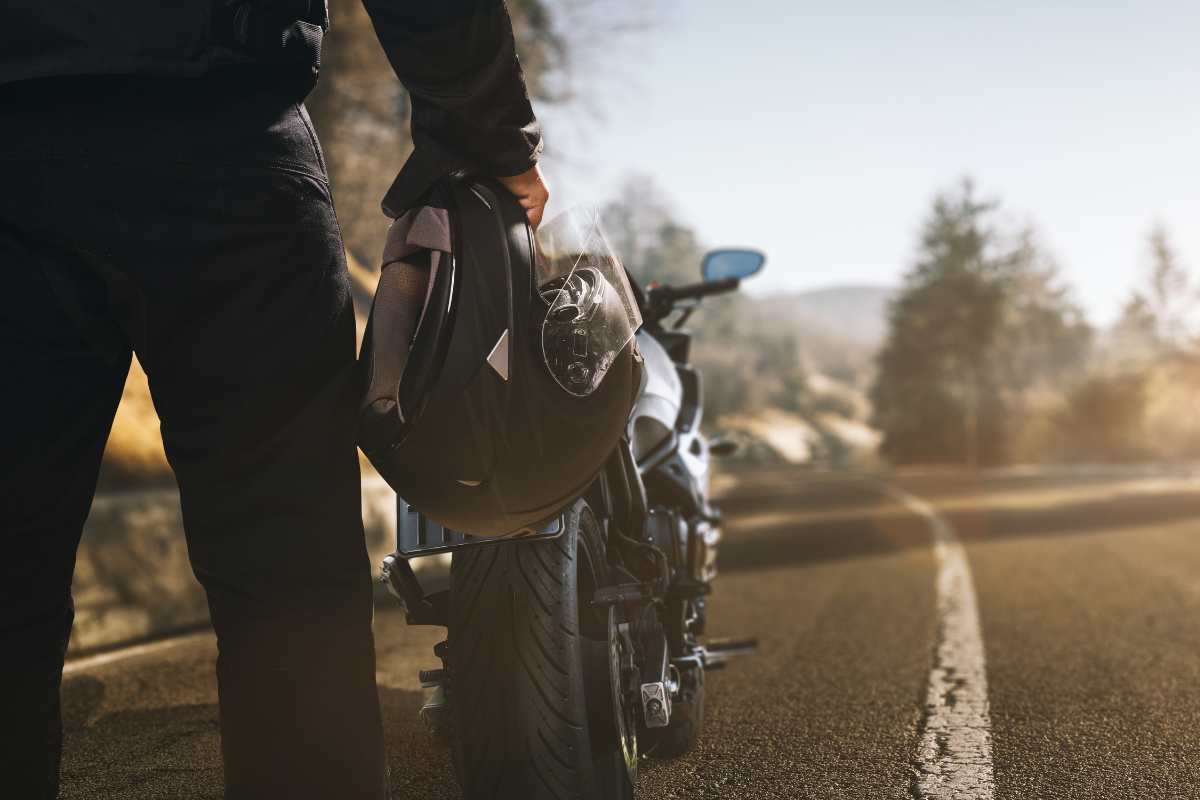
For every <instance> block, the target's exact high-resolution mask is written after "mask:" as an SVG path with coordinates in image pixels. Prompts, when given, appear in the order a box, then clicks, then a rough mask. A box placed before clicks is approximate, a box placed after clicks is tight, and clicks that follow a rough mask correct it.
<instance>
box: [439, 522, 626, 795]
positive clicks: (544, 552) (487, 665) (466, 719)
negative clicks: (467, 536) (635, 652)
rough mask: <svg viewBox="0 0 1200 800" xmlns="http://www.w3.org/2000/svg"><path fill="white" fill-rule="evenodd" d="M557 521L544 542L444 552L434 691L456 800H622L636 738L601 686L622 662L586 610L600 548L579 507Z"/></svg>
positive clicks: (601, 560)
mask: <svg viewBox="0 0 1200 800" xmlns="http://www.w3.org/2000/svg"><path fill="white" fill-rule="evenodd" d="M566 523H567V524H566V530H564V532H563V534H562V535H561V536H559V537H558V538H556V539H552V540H547V541H535V542H513V543H504V544H497V545H495V546H491V547H479V548H472V549H469V550H463V551H461V552H459V553H455V555H454V560H453V564H452V567H451V572H450V625H449V635H448V643H449V648H448V653H447V655H448V658H447V673H448V674H447V680H446V688H447V701H448V703H449V706H450V712H451V715H452V719H453V721H454V725H453V731H454V733H453V753H454V764H455V771H456V773H457V776H458V781H459V784H460V785H461V787H462V789H463V794H464V796H465V797H466V798H467V800H482V799H483V798H522V799H523V800H524V799H526V798H527V799H528V800H558V799H559V798H581V799H582V800H628V798H631V797H632V796H633V784H632V773H633V771H634V769H636V763H637V752H636V739H634V738H633V736H634V734H633V733H632V729H633V725H632V724H631V723H632V719H631V718H630V717H629V715H627V714H625V713H622V711H623V710H622V708H621V705H620V702H619V701H617V702H614V693H613V692H612V683H611V681H610V674H611V672H612V670H613V669H614V668H615V665H616V664H617V662H618V660H619V657H623V654H622V653H619V652H618V651H617V650H616V649H614V648H616V647H618V641H617V640H616V639H615V638H614V636H613V634H612V631H613V630H615V628H614V625H613V621H612V619H611V613H610V610H609V609H601V610H596V609H593V608H592V604H591V600H592V597H593V596H594V594H595V591H596V589H597V588H599V587H601V586H604V585H606V584H607V583H608V581H609V574H608V573H609V570H608V562H607V558H606V554H605V543H604V539H603V536H602V535H601V531H600V526H599V524H598V522H597V520H596V518H595V516H594V515H593V513H592V511H591V509H590V508H589V507H588V506H587V504H586V503H585V502H584V501H582V500H581V501H578V502H577V503H576V504H575V505H574V507H572V508H571V509H570V510H569V511H568V513H567V517H566ZM616 696H617V697H619V696H620V693H619V692H618V693H617V695H616ZM622 717H623V718H625V721H624V722H622V721H620V719H619V718H622Z"/></svg>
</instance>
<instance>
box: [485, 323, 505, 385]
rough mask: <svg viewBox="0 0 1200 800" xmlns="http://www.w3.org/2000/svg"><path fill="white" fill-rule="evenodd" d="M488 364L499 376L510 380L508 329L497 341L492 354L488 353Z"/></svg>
mask: <svg viewBox="0 0 1200 800" xmlns="http://www.w3.org/2000/svg"><path fill="white" fill-rule="evenodd" d="M487 362H488V364H490V365H491V367H492V369H494V370H496V374H497V375H499V376H500V377H501V378H503V379H504V380H506V381H507V380H508V328H505V329H504V333H502V334H500V338H499V339H497V340H496V344H495V345H494V346H493V347H492V352H490V353H488V357H487Z"/></svg>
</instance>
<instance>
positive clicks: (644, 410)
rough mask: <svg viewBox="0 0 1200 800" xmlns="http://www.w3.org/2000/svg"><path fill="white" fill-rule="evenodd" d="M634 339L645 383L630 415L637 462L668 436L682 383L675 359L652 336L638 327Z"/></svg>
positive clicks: (676, 413) (679, 406) (680, 403)
mask: <svg viewBox="0 0 1200 800" xmlns="http://www.w3.org/2000/svg"><path fill="white" fill-rule="evenodd" d="M637 343H638V347H639V348H640V349H641V351H642V358H644V359H645V362H646V365H645V369H646V387H645V389H644V390H643V391H642V395H641V397H640V398H638V401H637V404H636V405H635V406H634V409H633V415H632V416H631V417H630V421H629V440H630V441H631V442H632V443H633V456H634V458H635V459H636V460H637V461H639V462H640V461H642V460H643V459H644V458H645V457H646V456H648V455H649V454H651V453H653V452H654V450H655V448H657V447H659V446H661V445H663V444H665V443H666V442H667V441H668V440H669V439H670V438H671V433H672V432H673V431H674V430H675V426H676V422H677V421H678V420H679V412H680V410H681V409H682V407H683V383H682V382H681V381H680V380H679V373H678V372H677V371H676V369H675V362H673V361H672V360H671V356H670V355H668V354H667V351H666V350H665V349H664V348H663V346H662V345H661V344H659V343H658V341H657V340H656V339H655V338H654V337H653V336H651V335H650V334H648V333H646V332H645V331H638V333H637Z"/></svg>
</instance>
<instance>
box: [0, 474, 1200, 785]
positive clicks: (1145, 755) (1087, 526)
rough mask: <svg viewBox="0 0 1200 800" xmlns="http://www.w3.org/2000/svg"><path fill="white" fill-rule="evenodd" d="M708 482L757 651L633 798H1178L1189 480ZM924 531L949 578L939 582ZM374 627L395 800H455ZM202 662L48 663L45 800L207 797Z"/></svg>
mask: <svg viewBox="0 0 1200 800" xmlns="http://www.w3.org/2000/svg"><path fill="white" fill-rule="evenodd" d="M726 483H727V486H726V488H725V489H724V494H725V500H724V506H725V508H726V511H727V513H728V517H729V524H728V527H727V538H726V542H725V544H724V546H723V550H722V554H721V562H722V575H721V577H720V578H719V580H718V584H717V590H716V593H715V594H714V596H713V600H712V612H711V615H712V616H711V624H710V627H711V629H712V632H713V634H714V635H717V636H745V635H756V636H758V637H759V639H760V643H761V647H760V651H759V652H758V654H757V655H755V656H752V657H748V658H745V659H743V660H741V661H739V662H736V663H734V664H733V665H731V666H730V667H729V668H728V669H726V670H724V671H723V672H719V673H714V674H713V675H712V676H711V678H710V681H709V701H708V702H709V705H708V712H707V713H708V717H707V723H706V728H705V732H704V735H703V737H702V739H701V742H700V745H699V748H698V749H697V751H696V752H694V753H693V754H691V755H690V756H688V757H686V758H684V759H681V760H678V761H674V762H669V763H655V762H647V763H645V764H644V766H643V768H642V772H641V775H640V776H639V781H638V789H639V796H641V797H644V798H702V797H714V798H717V797H720V798H801V797H805V798H809V797H811V798H906V799H909V800H911V798H914V797H920V796H925V797H969V798H980V800H988V798H991V797H998V798H1014V800H1015V799H1016V798H1022V800H1025V799H1027V798H1068V797H1070V798H1106V797H1111V798H1130V797H1137V798H1200V657H1198V654H1200V477H1198V478H1193V477H1191V476H1190V475H1189V474H1187V473H1183V472H1179V473H1176V474H1167V473H1154V472H1146V473H1145V474H1134V473H1132V472H1123V473H1122V472H1102V471H1097V472H1094V473H1091V474H1088V473H1058V474H1044V473H1017V472H1012V473H1003V474H990V475H988V476H985V477H971V476H967V475H962V474H954V473H952V472H941V473H934V472H931V473H928V474H923V475H921V474H910V475H907V476H904V477H902V478H898V479H895V480H892V481H888V482H883V481H881V480H878V479H875V478H869V477H855V476H848V475H827V474H826V475H821V474H814V473H811V472H805V471H802V470H798V469H778V468H776V469H758V470H752V471H746V472H739V473H737V474H736V475H733V476H731V477H730V478H729V480H727V481H726ZM921 500H924V501H926V502H927V503H929V504H930V505H931V506H932V508H933V509H936V511H933V510H931V509H928V508H927V509H926V511H925V512H922V510H921V508H922V507H921V506H920V501H921ZM939 526H941V527H942V528H944V530H945V531H946V532H947V533H946V536H949V537H951V538H952V539H953V548H959V543H961V548H959V549H960V550H961V551H962V552H963V553H965V564H967V565H969V570H966V571H964V570H963V567H962V565H960V566H959V571H958V572H953V571H951V574H949V576H948V577H947V576H946V575H944V573H946V571H947V569H948V567H947V564H950V565H951V566H953V564H955V563H957V562H953V561H952V560H951V561H948V560H947V559H948V558H951V556H952V555H953V553H955V552H958V551H957V550H955V549H947V547H948V545H947V541H949V540H946V541H943V542H942V543H941V544H939V545H937V546H936V547H935V546H934V543H935V541H937V540H938V538H937V537H938V533H937V530H938V528H939ZM972 587H973V597H970V600H971V602H967V600H965V599H964V598H967V597H968V596H969V595H970V592H971V589H972ZM964 592H965V593H966V594H964ZM956 593H957V594H956ZM975 601H977V602H975ZM976 607H977V610H976ZM964 626H965V627H964ZM960 628H961V629H963V630H965V631H966V632H965V633H962V631H959V633H958V634H956V633H955V631H956V630H959V629H960ZM377 632H378V638H379V644H380V660H379V679H380V686H381V693H382V701H383V713H384V719H385V724H386V727H387V735H388V743H389V747H390V752H391V767H392V774H393V783H394V795H395V797H398V798H399V797H404V798H429V799H430V800H435V799H436V798H454V797H458V792H457V789H456V787H455V785H454V781H453V777H452V774H451V766H450V762H449V758H448V755H447V754H446V753H445V752H444V751H442V750H440V749H438V748H437V747H435V746H434V745H433V744H432V743H431V741H430V739H429V737H428V735H427V734H426V732H425V730H424V729H423V726H422V724H421V722H420V721H419V720H418V718H417V709H418V708H419V706H420V704H421V702H422V693H421V690H420V688H419V686H418V684H417V680H416V671H417V669H418V668H419V667H429V666H433V665H434V659H433V656H432V654H431V647H432V645H433V644H434V643H435V642H436V641H437V640H438V639H439V638H441V637H440V636H439V635H438V632H437V631H434V630H430V629H422V628H407V627H405V626H404V625H403V622H402V620H401V619H400V617H399V615H398V614H397V613H395V612H394V611H393V610H391V609H390V608H388V607H386V606H381V611H380V614H379V616H378V618H377ZM956 635H957V636H959V637H960V638H962V637H963V636H965V637H966V638H965V639H964V640H963V641H964V642H965V644H964V643H963V642H958V643H957V644H956V643H955V642H956V640H955V636H956ZM947 642H948V644H947ZM980 643H981V644H980ZM947 648H948V649H947ZM955 648H957V649H955ZM964 653H965V655H963V654H964ZM214 654H215V646H214V642H213V640H212V637H211V635H209V634H197V635H193V636H190V637H184V638H182V639H178V640H173V641H170V642H167V643H160V644H155V645H152V646H150V647H149V648H146V649H144V650H140V651H134V652H132V653H125V652H118V653H114V654H110V655H109V656H105V657H103V658H101V659H99V660H97V659H92V660H90V661H83V662H77V663H75V664H73V665H72V666H71V667H70V668H69V674H68V676H67V679H66V683H65V687H64V708H65V714H66V726H67V738H66V748H67V750H66V754H65V757H64V763H63V784H62V796H63V797H66V798H89V799H94V798H150V797H164V798H165V797H170V798H191V797H220V796H221V789H220V786H221V773H220V760H219V750H218V746H219V745H218V740H217V733H216V726H217V710H216V705H215V701H216V690H215V682H214V678H213V675H212V668H211V662H212V659H213V657H214ZM955 659H960V660H961V659H966V661H962V662H961V663H960V662H959V661H955ZM971 659H975V661H971ZM976 661H977V662H978V663H977V664H975V666H974V667H971V666H964V664H965V663H967V662H971V663H975V662H976ZM938 670H941V673H938ZM973 670H974V671H973ZM931 671H932V672H933V674H942V676H943V677H946V676H947V675H948V676H949V680H950V682H951V683H952V684H953V687H952V688H951V689H950V690H947V691H945V692H941V693H940V694H939V693H938V692H934V695H937V696H936V697H935V698H934V700H933V701H931V699H930V697H931V694H930V684H931ZM939 692H940V690H939ZM956 692H958V694H956ZM968 692H981V693H982V694H979V695H978V696H979V698H982V705H980V704H979V703H975V704H974V706H972V707H971V709H966V710H964V707H963V706H964V705H966V703H965V701H961V697H966V696H967V694H968ZM935 706H937V707H936V708H935ZM972 709H973V710H972ZM966 711H971V713H972V714H974V716H973V717H971V716H970V715H968V714H966ZM968 718H970V719H973V720H974V721H973V722H965V721H964V720H967V719H968ZM962 725H974V726H975V728H974V729H973V730H972V731H969V732H968V733H969V734H970V735H969V736H967V737H966V738H962V737H961V736H959V734H957V733H956V732H955V726H962ZM943 726H945V727H943ZM934 734H936V736H935V735H934ZM956 737H958V738H956ZM926 740H928V741H929V742H931V743H932V745H931V747H932V749H930V750H926V751H923V750H922V743H923V742H924V741H926ZM964 743H965V744H964ZM963 747H966V748H968V749H970V748H976V751H973V753H972V754H968V755H969V758H968V757H966V756H962V754H961V753H959V752H957V751H958V750H960V749H962V748H963ZM960 756H962V758H960ZM939 759H940V762H939V763H937V764H933V765H932V766H931V764H930V763H929V762H930V761H931V760H932V761H938V760H939ZM956 759H957V760H959V761H963V762H964V763H965V762H970V763H966V765H965V766H964V764H963V763H958V761H956ZM931 770H935V771H936V770H941V772H938V774H939V775H942V776H948V778H947V779H948V780H949V781H950V783H948V784H945V785H944V786H942V788H938V786H933V787H932V788H931V785H930V781H931V780H932V778H930V777H929V776H930V774H932V773H931ZM961 770H970V771H971V772H972V775H973V776H974V777H972V779H971V780H972V781H973V782H971V783H966V784H964V783H961V782H960V783H958V784H955V783H954V781H955V780H958V779H957V778H956V777H955V776H956V775H959V776H961V775H962V774H963V772H962V771H961ZM940 779H941V778H939V780H940ZM963 786H967V787H968V788H965V789H964V788H963ZM955 787H957V788H955ZM0 794H2V792H0Z"/></svg>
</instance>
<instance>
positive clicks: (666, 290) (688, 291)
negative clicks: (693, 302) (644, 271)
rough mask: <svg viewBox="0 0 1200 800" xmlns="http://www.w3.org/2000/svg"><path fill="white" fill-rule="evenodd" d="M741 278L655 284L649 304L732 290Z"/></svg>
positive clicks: (706, 295) (736, 286)
mask: <svg viewBox="0 0 1200 800" xmlns="http://www.w3.org/2000/svg"><path fill="white" fill-rule="evenodd" d="M741 282H742V279H741V278H725V279H724V280H720V281H702V282H700V283H688V284H685V285H683V286H656V287H655V288H653V289H651V290H650V304H651V305H655V304H657V303H660V302H661V303H673V302H675V301H676V300H690V299H692V298H700V297H708V296H709V295H714V294H724V293H725V292H732V291H733V290H734V289H736V288H738V285H739V284H741Z"/></svg>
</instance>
